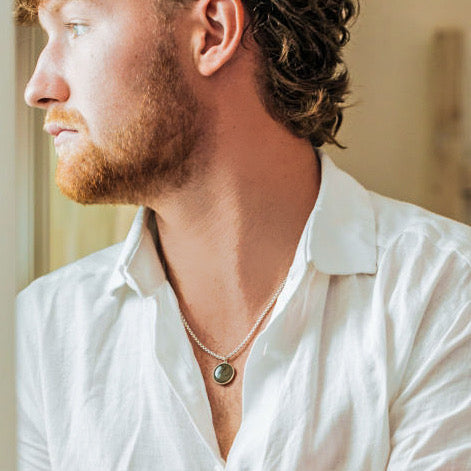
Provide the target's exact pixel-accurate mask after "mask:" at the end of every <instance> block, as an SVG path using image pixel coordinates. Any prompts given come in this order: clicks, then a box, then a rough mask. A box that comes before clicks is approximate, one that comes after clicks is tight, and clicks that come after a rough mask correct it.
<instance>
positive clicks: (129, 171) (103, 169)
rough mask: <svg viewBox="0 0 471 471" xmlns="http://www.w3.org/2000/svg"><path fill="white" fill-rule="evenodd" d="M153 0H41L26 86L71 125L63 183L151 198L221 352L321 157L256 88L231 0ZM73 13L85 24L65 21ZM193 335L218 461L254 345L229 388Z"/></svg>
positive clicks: (191, 316)
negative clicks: (171, 2)
mask: <svg viewBox="0 0 471 471" xmlns="http://www.w3.org/2000/svg"><path fill="white" fill-rule="evenodd" d="M153 2H154V0H141V1H129V0H99V1H96V0H95V1H94V2H93V3H91V2H88V1H86V0H74V1H66V2H65V3H64V5H62V7H60V6H57V5H56V6H54V5H53V4H52V3H51V2H50V1H49V2H46V3H43V4H42V5H41V7H40V13H39V15H40V21H41V24H42V26H43V28H44V29H45V30H46V31H47V32H48V34H49V42H48V45H47V46H46V48H45V49H44V51H43V52H42V54H41V56H40V58H39V60H38V65H37V68H36V70H35V72H34V75H33V77H32V78H31V81H30V82H29V84H28V86H27V89H26V92H25V98H26V101H27V103H28V104H29V105H31V106H36V107H40V108H43V109H45V110H47V115H46V123H47V124H48V125H49V126H53V125H60V126H62V127H63V128H67V127H69V128H72V129H73V130H74V131H76V132H66V133H63V135H62V136H60V139H57V141H58V142H57V146H56V150H57V154H58V169H57V174H56V178H57V182H58V185H59V187H60V188H61V189H62V191H63V192H64V193H66V194H68V195H69V196H70V197H72V198H74V199H76V200H78V201H81V202H85V203H89V202H108V203H109V202H113V203H123V202H126V203H133V204H144V205H147V206H148V207H150V208H152V209H153V210H154V211H155V213H156V219H157V225H158V229H159V236H160V241H161V245H162V249H163V257H164V259H165V262H166V264H167V267H168V276H169V281H170V283H171V285H172V287H173V289H174V290H175V293H176V295H177V297H178V300H179V303H180V307H181V309H182V311H183V313H184V315H185V317H186V319H187V320H188V322H189V324H190V325H191V327H192V329H193V330H194V332H195V333H196V335H197V336H198V337H199V338H200V340H201V341H202V342H203V343H204V344H205V345H206V346H208V347H209V348H211V349H212V350H214V351H218V352H222V353H227V352H229V351H232V350H233V348H234V347H235V346H236V345H238V344H239V343H240V342H241V341H242V340H243V339H244V338H245V336H246V335H247V333H248V332H249V331H250V329H251V328H252V326H253V324H254V323H255V320H256V319H257V317H258V316H259V314H260V312H261V311H262V310H263V308H264V307H265V305H266V303H267V302H268V300H269V299H270V298H271V296H272V294H273V293H274V292H275V291H276V289H277V288H278V286H279V285H280V283H281V282H282V280H284V279H285V278H286V276H287V274H288V270H289V267H290V266H291V264H292V260H293V257H294V254H295V251H296V247H297V244H298V242H299V238H300V236H301V233H302V230H303V228H304V225H305V223H306V220H307V218H308V216H309V214H310V212H311V211H312V208H313V207H314V204H315V201H316V198H317V194H318V190H319V185H320V170H319V163H318V159H317V158H316V157H315V153H314V151H313V149H312V147H311V146H310V144H309V143H308V142H307V141H305V140H302V139H299V138H297V137H294V136H293V135H291V134H290V133H289V132H288V131H287V130H286V129H285V128H284V127H283V126H282V125H281V124H280V123H277V122H275V121H274V120H273V119H272V118H271V117H270V116H269V114H268V113H267V112H266V110H265V108H264V106H263V104H262V102H261V100H260V97H259V94H258V86H257V81H256V79H255V77H256V68H257V49H256V47H255V46H254V45H253V44H251V43H250V41H249V42H248V47H247V48H244V47H241V36H242V31H243V28H244V25H245V24H246V22H247V19H246V17H245V15H244V9H243V6H242V3H241V1H240V0H194V1H193V2H191V3H190V4H189V6H188V7H187V8H185V9H177V10H176V11H175V12H174V14H173V17H172V18H171V19H168V21H165V20H164V18H163V17H162V15H160V14H159V13H158V12H157V14H156V12H155V9H154V3H153ZM75 21H77V22H78V23H84V27H82V26H74V27H73V28H74V29H72V30H71V29H70V27H65V26H64V25H65V24H68V23H73V22H75ZM150 45H152V47H150ZM169 45H171V46H172V47H169ZM156 50H157V51H158V53H156V52H155V51H156ZM172 51H173V54H172ZM74 126H75V127H74ZM50 130H51V129H50V128H49V131H50ZM77 168H80V169H82V170H81V171H80V172H77ZM152 169H154V170H152ZM267 321H268V317H267V318H266V319H265V321H264V323H263V324H262V326H261V328H263V327H264V325H266V322H267ZM191 342H193V340H191ZM252 342H253V341H252ZM193 346H194V352H195V357H196V359H197V361H198V362H199V365H200V367H201V372H202V374H203V378H204V380H205V384H206V389H207V393H208V398H209V401H210V404H211V409H212V414H213V424H214V428H215V431H216V435H217V438H218V442H219V446H220V451H221V456H222V457H223V458H224V459H227V456H228V453H229V450H230V447H231V445H232V442H233V440H234V438H235V435H236V433H237V431H238V429H239V427H240V422H241V415H242V401H241V398H242V380H243V375H244V367H245V362H246V359H247V357H248V355H249V352H250V346H251V344H250V345H249V346H248V347H247V348H246V349H245V350H244V351H243V352H242V354H241V355H240V356H239V357H237V358H236V359H235V360H234V362H233V365H234V366H235V367H236V369H237V371H238V374H237V377H236V379H235V380H234V381H233V382H232V383H231V384H230V385H229V386H225V387H221V386H219V385H216V384H215V383H213V381H212V379H211V375H212V370H213V368H214V367H215V366H216V364H217V363H218V361H217V360H216V359H214V358H212V357H210V356H209V355H207V354H206V353H203V352H202V351H201V350H200V349H199V347H197V346H196V345H193Z"/></svg>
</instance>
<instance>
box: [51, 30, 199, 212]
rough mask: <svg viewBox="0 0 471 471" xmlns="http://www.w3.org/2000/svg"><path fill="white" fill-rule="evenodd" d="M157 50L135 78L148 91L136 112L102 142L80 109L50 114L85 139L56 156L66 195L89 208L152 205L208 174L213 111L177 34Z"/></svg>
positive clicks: (54, 110)
mask: <svg viewBox="0 0 471 471" xmlns="http://www.w3.org/2000/svg"><path fill="white" fill-rule="evenodd" d="M154 50H155V54H153V55H152V58H151V61H150V64H149V67H148V68H147V70H145V72H144V74H141V75H140V76H139V77H136V84H140V87H141V90H143V93H142V95H141V96H142V99H141V103H140V104H139V106H138V107H137V110H136V111H137V114H136V115H135V116H134V117H133V118H130V119H129V120H128V121H127V122H126V124H125V125H123V126H121V127H119V128H118V129H114V130H113V131H112V132H110V131H107V132H104V133H103V143H102V144H100V145H97V144H95V143H94V142H93V141H92V139H91V138H90V134H89V131H88V128H87V125H86V122H85V120H84V118H83V117H82V115H81V114H80V113H79V112H78V111H76V110H64V109H61V108H56V107H54V108H50V109H49V110H48V113H47V116H46V123H48V122H54V123H59V124H60V126H61V127H63V128H67V129H76V130H77V131H78V132H79V134H80V135H81V141H80V144H72V143H64V144H63V145H62V146H60V148H59V150H58V152H57V153H58V161H57V167H56V174H55V178H56V183H57V185H58V187H59V189H60V191H61V192H62V193H63V194H64V195H65V196H66V197H68V198H70V199H72V200H74V201H76V202H78V203H82V204H93V203H111V204H146V202H148V201H150V200H155V199H156V198H158V197H159V196H161V195H162V194H163V193H165V192H170V191H172V190H176V189H179V188H181V187H182V186H184V185H185V184H186V183H188V182H189V181H190V180H191V179H192V177H194V176H195V175H196V173H197V171H202V170H203V161H202V160H201V159H196V154H197V152H198V148H199V146H200V144H201V143H202V142H205V141H206V139H205V137H206V133H205V131H204V129H208V127H207V119H208V113H206V112H205V110H204V109H203V106H202V105H201V104H200V103H199V102H198V100H197V99H196V97H195V95H194V94H193V92H192V90H191V88H190V86H189V85H188V84H187V83H186V82H185V80H184V76H183V71H182V70H181V67H180V64H179V61H178V58H177V55H176V54H177V53H176V51H177V50H178V49H177V47H176V43H175V40H174V37H173V34H172V33H171V32H169V33H168V34H167V35H166V37H165V38H164V39H160V40H159V41H158V43H157V44H156V45H155V49H154ZM203 125H204V126H203Z"/></svg>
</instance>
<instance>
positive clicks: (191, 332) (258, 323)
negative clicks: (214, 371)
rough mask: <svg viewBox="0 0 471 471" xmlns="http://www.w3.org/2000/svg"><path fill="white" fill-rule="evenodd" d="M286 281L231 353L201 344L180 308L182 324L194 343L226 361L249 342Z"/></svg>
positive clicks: (284, 281)
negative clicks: (221, 352) (223, 353)
mask: <svg viewBox="0 0 471 471" xmlns="http://www.w3.org/2000/svg"><path fill="white" fill-rule="evenodd" d="M285 283H286V280H283V283H281V285H280V286H279V288H278V289H277V290H276V293H275V294H274V295H273V297H272V298H271V299H270V302H269V303H268V304H267V306H266V308H265V309H264V310H263V312H262V313H261V314H260V315H259V316H258V319H257V322H255V325H254V326H253V327H252V330H251V331H250V332H249V333H248V334H247V337H245V339H244V340H243V341H242V343H240V344H239V345H238V346H237V347H236V348H235V349H234V350H232V352H231V353H229V354H227V355H221V354H219V353H215V352H213V351H212V350H210V349H209V348H208V347H206V346H205V345H203V344H202V343H201V341H200V339H199V338H198V337H197V336H196V334H195V333H194V332H193V330H191V327H190V326H189V325H188V322H187V320H186V319H185V316H184V315H183V313H182V311H181V310H180V317H181V319H182V322H183V325H184V326H185V329H186V330H187V331H188V333H189V334H190V335H191V337H192V339H193V340H194V341H195V342H196V344H197V345H198V346H199V347H200V348H201V349H202V350H203V351H205V352H206V353H208V354H209V355H211V356H212V357H214V358H217V359H218V360H222V361H224V362H225V361H227V360H229V359H230V358H232V357H233V356H235V355H236V354H237V353H239V352H240V350H241V349H242V348H243V347H245V345H246V344H247V343H248V342H249V340H250V339H251V338H252V336H253V335H254V333H255V331H256V330H257V328H258V326H259V325H260V324H261V323H262V321H263V319H264V318H265V316H266V315H267V314H268V312H269V311H270V309H271V308H272V307H273V305H274V304H275V301H276V300H277V299H278V296H279V295H280V293H281V291H282V289H283V288H284V286H285Z"/></svg>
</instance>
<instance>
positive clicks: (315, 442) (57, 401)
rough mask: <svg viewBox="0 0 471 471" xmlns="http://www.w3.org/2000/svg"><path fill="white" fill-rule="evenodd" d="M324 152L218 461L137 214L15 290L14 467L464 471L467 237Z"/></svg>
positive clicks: (145, 213)
mask: <svg viewBox="0 0 471 471" xmlns="http://www.w3.org/2000/svg"><path fill="white" fill-rule="evenodd" d="M321 158H322V183H321V188H320V193H319V197H318V200H317V202H316V204H315V207H314V209H313V212H312V213H311V215H310V217H309V219H308V221H307V223H306V226H305V229H304V232H303V234H302V237H301V239H300V241H299V245H298V247H297V251H296V255H295V258H294V260H293V263H292V266H291V269H290V272H289V276H288V279H287V282H286V285H285V287H284V289H283V291H282V293H281V295H280V297H279V299H278V301H277V303H276V306H275V308H274V310H273V312H272V315H271V317H270V319H269V322H268V323H267V325H266V328H265V329H264V330H263V331H262V332H260V334H259V335H258V336H257V337H256V338H255V340H254V341H253V344H252V346H251V349H250V354H249V357H248V359H247V364H246V368H245V376H244V378H243V417H242V424H241V427H240V430H239V432H238V433H237V436H236V438H235V440H234V443H233V446H232V448H231V450H230V453H229V456H228V458H227V463H226V462H224V461H223V459H222V458H221V456H220V453H219V449H218V443H217V439H216V435H215V432H214V428H213V424H212V418H211V409H210V404H209V401H208V398H207V395H206V391H205V386H204V381H203V377H202V375H201V372H200V369H199V366H198V363H197V361H196V359H195V356H194V354H193V351H192V347H191V344H190V342H189V340H188V336H187V334H186V332H185V329H184V327H183V325H182V323H181V320H180V317H179V310H178V303H177V299H176V297H175V294H174V291H173V290H172V288H171V286H170V284H169V283H168V282H167V281H166V279H165V275H164V271H163V269H162V266H161V264H160V261H159V258H158V255H157V253H156V250H155V245H154V243H153V239H152V234H151V232H150V230H149V227H148V224H147V223H148V221H149V217H150V216H151V214H152V213H151V211H150V210H148V209H143V208H141V209H140V210H139V212H138V214H137V216H136V219H135V221H134V224H133V226H132V228H131V231H130V233H129V236H128V237H127V239H126V241H125V242H124V243H123V244H118V245H115V246H113V247H110V248H108V249H105V250H103V251H101V252H98V253H96V254H93V255H91V256H89V257H87V258H85V259H82V260H80V261H78V262H76V263H73V264H71V265H69V266H66V267H64V268H62V269H60V270H58V271H56V272H54V273H51V274H49V275H47V276H45V277H43V278H40V279H38V280H36V281H35V282H34V283H33V284H32V285H30V287H28V288H27V289H26V290H25V291H23V292H22V293H21V294H20V295H19V299H18V310H17V382H18V384H17V388H18V435H19V438H18V453H19V470H20V471H26V470H34V471H40V470H57V471H59V470H61V471H124V470H133V471H147V470H149V471H150V470H162V471H173V470H175V471H186V470H188V471H200V470H201V471H210V470H223V469H226V470H228V471H296V470H309V471H311V470H319V471H325V470H339V471H340V470H349V471H360V470H361V471H368V470H371V471H379V470H386V469H387V470H388V471H406V470H407V471H413V470H427V471H432V470H447V471H451V470H459V471H463V470H468V469H471V374H470V373H471V322H470V321H471V269H470V262H471V231H470V229H469V228H468V227H467V226H464V225H461V224H458V223H456V222H452V221H450V220H447V219H444V218H441V217H439V216H437V215H434V214H431V213H429V212H426V211H425V210H423V209H420V208H417V207H415V206H413V205H410V204H405V203H400V202H397V201H394V200H391V199H388V198H384V197H381V196H379V195H377V194H374V193H371V192H368V191H366V190H365V189H364V188H363V187H362V186H361V185H360V184H359V183H357V182H356V181H355V180H354V179H353V178H351V177H350V176H348V175H347V174H345V173H344V172H342V171H341V170H339V169H338V168H336V167H335V166H334V164H333V163H332V161H331V160H330V159H329V158H328V157H327V156H326V155H324V154H322V156H321ZM245 335H246V332H241V339H242V338H243V337H245Z"/></svg>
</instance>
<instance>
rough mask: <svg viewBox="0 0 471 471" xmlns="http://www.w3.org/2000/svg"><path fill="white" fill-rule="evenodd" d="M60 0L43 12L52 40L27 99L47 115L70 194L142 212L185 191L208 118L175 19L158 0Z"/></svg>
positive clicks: (62, 182)
mask: <svg viewBox="0 0 471 471" xmlns="http://www.w3.org/2000/svg"><path fill="white" fill-rule="evenodd" d="M54 1H55V0H47V1H46V2H44V3H43V4H41V6H40V9H39V19H40V22H41V25H42V26H43V28H44V29H45V30H46V32H47V33H48V36H49V41H48V43H47V45H46V47H45V49H44V50H43V51H42V54H41V56H40V58H39V60H38V64H37V67H36V70H35V73H34V75H33V77H32V78H31V80H30V82H29V84H28V86H27V89H26V92H25V97H26V101H27V102H28V104H30V105H31V106H38V107H42V108H45V109H46V110H47V115H46V126H45V129H46V130H47V131H48V132H49V133H51V134H52V135H55V146H56V151H57V154H58V162H57V169H56V181H57V184H58V186H59V187H60V189H61V191H62V192H63V193H64V194H65V195H66V196H68V197H70V198H72V199H74V200H76V201H78V202H81V203H105V202H106V203H134V204H142V203H143V202H145V201H147V200H148V199H149V198H150V197H154V198H155V197H157V196H159V195H160V194H161V193H162V192H164V191H166V190H171V189H174V188H178V187H180V186H181V185H183V184H184V183H185V182H187V181H188V180H189V178H190V177H191V176H192V174H193V167H194V159H192V158H191V157H193V155H194V153H195V150H196V147H197V145H198V144H199V143H201V142H202V139H203V138H204V133H203V129H202V128H203V123H205V121H206V123H205V125H206V126H207V116H205V117H204V118H203V107H202V106H201V105H200V104H199V103H198V101H197V99H196V97H195V96H194V94H193V93H192V91H191V88H190V87H189V85H188V84H187V83H186V82H185V80H184V78H183V73H182V68H181V66H180V61H179V60H178V57H177V56H178V51H177V47H176V41H175V37H174V34H173V30H172V21H165V19H164V17H163V16H162V15H160V14H157V9H156V7H155V5H154V2H155V0H141V1H136V0H66V1H65V2H64V1H63V2H61V3H60V4H59V3H58V2H55V3H54ZM206 126H205V127H206Z"/></svg>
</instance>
